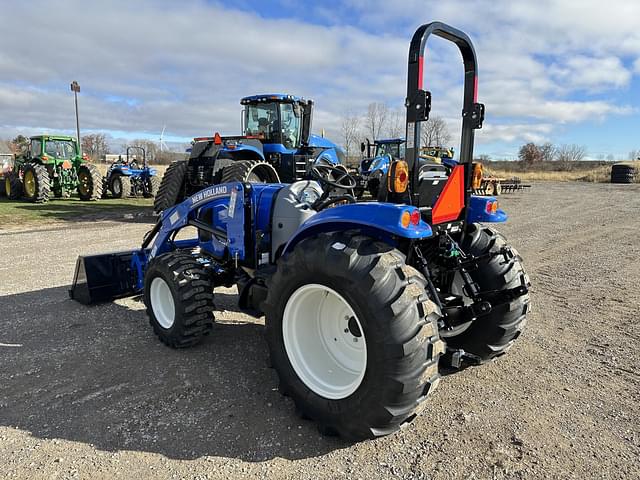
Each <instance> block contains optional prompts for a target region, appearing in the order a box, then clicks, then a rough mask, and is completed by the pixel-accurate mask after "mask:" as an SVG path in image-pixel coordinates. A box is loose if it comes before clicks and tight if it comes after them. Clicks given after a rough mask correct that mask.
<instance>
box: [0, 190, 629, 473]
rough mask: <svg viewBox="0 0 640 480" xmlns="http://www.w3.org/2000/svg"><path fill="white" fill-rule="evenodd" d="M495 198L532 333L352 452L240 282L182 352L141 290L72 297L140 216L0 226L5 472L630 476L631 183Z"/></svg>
mask: <svg viewBox="0 0 640 480" xmlns="http://www.w3.org/2000/svg"><path fill="white" fill-rule="evenodd" d="M502 204H503V206H504V208H505V209H506V210H507V211H508V212H509V214H510V215H511V219H510V221H509V222H508V223H507V224H506V225H503V226H500V227H499V228H500V230H501V231H502V232H503V233H505V234H506V235H507V236H508V238H509V239H510V240H511V243H512V244H513V245H514V246H515V247H516V248H517V249H518V250H519V251H520V253H521V254H522V256H523V257H524V259H525V265H526V267H527V269H528V272H529V274H530V276H531V281H532V283H533V291H532V304H533V311H532V313H531V315H530V317H529V323H528V325H527V328H526V330H525V333H524V334H523V335H522V336H521V337H520V339H519V340H518V342H516V344H515V346H514V348H513V349H512V350H511V351H510V352H509V354H507V355H506V356H504V357H502V358H500V359H499V360H498V361H496V362H494V363H492V364H490V365H487V366H484V367H481V368H473V369H469V370H466V371H464V372H462V373H459V374H456V375H452V376H448V377H446V378H444V379H443V381H442V382H441V383H440V387H439V389H438V390H437V391H436V392H435V394H434V395H433V396H432V397H431V398H430V403H429V405H428V406H427V408H426V410H425V411H424V413H423V414H422V415H421V416H420V417H418V418H417V419H416V420H415V421H414V422H413V423H412V424H411V425H410V426H408V428H406V429H405V430H403V431H402V432H400V433H399V434H396V435H393V436H390V437H386V438H382V439H380V440H376V441H369V442H363V443H359V444H355V445H349V444H346V443H344V442H342V441H340V440H339V439H335V438H326V437H322V436H321V435H320V434H319V433H317V430H316V429H315V427H314V426H313V424H311V423H310V422H307V421H304V420H301V419H299V418H298V417H296V415H295V413H294V409H293V405H292V402H291V401H290V400H289V399H286V398H283V397H282V396H280V394H279V393H278V392H277V389H276V380H275V374H274V373H273V371H272V370H270V369H269V368H268V367H267V362H266V359H267V349H266V346H265V342H264V341H263V338H262V331H263V327H262V322H261V321H257V320H253V319H251V318H250V317H247V316H245V315H243V314H240V313H237V312H235V311H234V309H235V300H236V296H235V290H225V289H219V290H217V292H216V294H217V304H218V308H219V309H220V310H221V311H220V312H219V313H218V314H217V317H218V321H219V323H218V325H217V327H216V328H215V330H214V332H213V334H212V335H211V336H210V337H208V339H207V340H206V341H205V342H204V344H202V345H200V346H198V347H196V348H193V349H189V350H183V351H174V350H170V349H168V348H166V347H164V346H163V345H162V344H160V342H159V341H157V339H156V338H155V337H154V336H153V334H152V331H151V328H150V327H149V325H148V323H147V319H146V317H145V314H144V310H143V307H142V305H141V303H140V302H139V301H137V300H132V299H130V300H123V301H118V302H116V303H112V304H106V305H101V306H95V307H86V306H83V305H80V304H77V303H74V302H73V301H71V300H69V299H68V297H67V288H68V285H69V283H70V282H71V279H72V274H73V267H74V262H75V259H76V256H77V255H78V254H80V253H85V254H86V253H98V252H105V251H112V250H119V249H126V248H129V247H134V246H136V245H137V244H138V243H139V242H140V239H141V237H142V234H143V233H144V232H145V231H146V230H148V229H149V228H150V225H149V223H146V221H144V219H142V220H141V219H137V221H135V222H134V221H131V222H127V221H126V220H122V221H84V222H70V221H66V222H63V223H60V222H59V223H53V224H51V225H48V226H47V227H42V226H39V227H37V228H33V229H30V228H29V227H24V228H22V230H20V231H15V230H13V231H8V230H6V229H5V230H2V226H0V258H2V260H3V261H2V262H0V278H1V279H2V282H1V283H0V295H1V297H0V326H1V329H0V472H2V474H1V476H2V477H3V478H19V479H27V478H29V479H40V478H42V479H44V478H46V479H50V478H58V479H65V478H91V479H103V478H104V479H107V478H109V479H111V478H138V479H141V478H163V479H167V478H169V479H173V478H190V479H213V478H226V479H229V478H239V477H258V478H266V477H268V478H287V479H305V478H309V479H315V478H362V479H373V478H402V479H410V478H423V479H427V478H429V479H430V478H435V479H448V478H468V479H485V478H498V479H500V478H527V479H529V478H579V479H584V478H598V479H600V478H626V479H631V478H640V462H639V459H640V348H639V347H640V323H639V322H638V318H637V311H638V308H639V307H640V262H639V260H638V259H639V258H640V185H638V184H637V185H606V184H536V185H534V187H533V188H532V189H530V190H529V191H527V192H525V193H517V194H513V195H509V196H504V197H503V199H502ZM149 220H150V219H149Z"/></svg>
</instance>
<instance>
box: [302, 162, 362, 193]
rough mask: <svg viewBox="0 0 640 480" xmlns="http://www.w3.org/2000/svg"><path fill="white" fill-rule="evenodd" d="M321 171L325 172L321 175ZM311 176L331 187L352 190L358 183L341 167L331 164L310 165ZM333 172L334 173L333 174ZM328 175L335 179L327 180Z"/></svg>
mask: <svg viewBox="0 0 640 480" xmlns="http://www.w3.org/2000/svg"><path fill="white" fill-rule="evenodd" d="M323 172H324V173H325V174H324V175H323ZM309 173H310V174H311V178H313V179H314V180H316V181H317V182H320V183H321V184H324V185H328V186H330V187H333V188H341V189H345V190H352V189H353V188H355V187H356V185H358V182H356V179H355V178H353V177H352V176H351V175H349V173H348V172H347V171H345V170H343V169H342V168H338V167H334V166H333V165H326V164H322V163H321V164H318V165H314V166H313V167H311V171H310V172H309ZM334 174H335V175H334ZM329 176H332V177H333V178H335V180H329Z"/></svg>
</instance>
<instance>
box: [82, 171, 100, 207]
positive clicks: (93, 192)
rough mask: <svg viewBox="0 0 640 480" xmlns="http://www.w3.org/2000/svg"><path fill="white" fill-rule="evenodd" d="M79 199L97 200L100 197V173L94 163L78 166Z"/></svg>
mask: <svg viewBox="0 0 640 480" xmlns="http://www.w3.org/2000/svg"><path fill="white" fill-rule="evenodd" d="M78 195H79V196H80V200H99V199H100V198H101V197H102V175H100V172H99V171H98V168H97V167H96V166H95V165H92V164H90V163H85V164H82V165H80V167H79V168H78Z"/></svg>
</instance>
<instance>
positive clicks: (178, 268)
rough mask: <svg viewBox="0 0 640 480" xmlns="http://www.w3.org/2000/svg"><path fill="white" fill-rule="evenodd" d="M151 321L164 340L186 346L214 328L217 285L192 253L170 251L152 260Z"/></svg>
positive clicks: (147, 294) (148, 283)
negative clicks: (214, 290)
mask: <svg viewBox="0 0 640 480" xmlns="http://www.w3.org/2000/svg"><path fill="white" fill-rule="evenodd" d="M144 303H145V305H146V307H147V314H148V315H149V323H150V324H151V326H152V327H153V331H154V332H155V334H156V335H157V336H158V338H159V339H160V340H161V341H162V343H164V344H166V345H168V346H169V347H172V348H185V347H190V346H193V345H196V344H198V343H200V342H201V341H202V338H203V337H204V336H205V335H207V334H208V333H209V332H210V331H211V329H212V328H213V321H214V316H213V310H214V308H215V306H214V303H213V285H212V283H211V278H210V276H209V273H208V272H207V270H206V269H205V268H204V267H203V266H202V264H200V263H199V262H198V261H197V260H196V259H195V257H193V256H192V255H191V254H190V253H188V252H181V251H176V252H169V253H165V254H163V255H160V256H158V257H155V258H154V259H153V260H151V262H150V263H149V268H148V269H147V272H146V274H145V278H144Z"/></svg>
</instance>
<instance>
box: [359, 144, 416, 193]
mask: <svg viewBox="0 0 640 480" xmlns="http://www.w3.org/2000/svg"><path fill="white" fill-rule="evenodd" d="M404 143H405V142H404V139H403V138H389V139H385V140H374V141H373V143H371V142H369V139H368V138H367V142H366V143H365V142H362V143H361V144H360V151H361V152H362V154H363V155H365V157H364V158H363V159H362V160H361V161H360V166H359V167H358V174H357V176H356V178H357V181H358V185H357V186H356V188H355V194H356V196H358V197H361V196H362V195H363V194H364V192H365V191H366V192H368V193H369V195H371V196H372V197H373V198H377V196H378V187H379V186H380V180H382V178H383V177H384V176H385V175H386V174H387V171H388V170H389V165H391V162H393V161H394V160H398V159H401V158H404Z"/></svg>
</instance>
